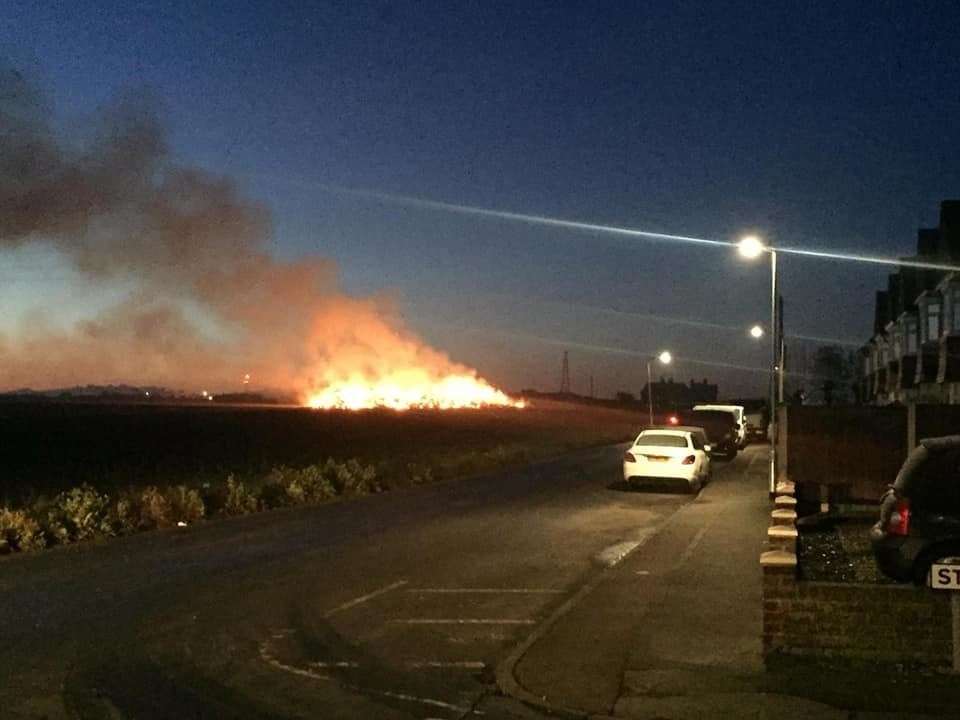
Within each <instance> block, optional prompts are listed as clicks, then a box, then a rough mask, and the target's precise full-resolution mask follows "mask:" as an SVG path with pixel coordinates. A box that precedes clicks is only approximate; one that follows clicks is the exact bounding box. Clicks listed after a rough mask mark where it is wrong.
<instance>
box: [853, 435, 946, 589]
mask: <svg viewBox="0 0 960 720" xmlns="http://www.w3.org/2000/svg"><path fill="white" fill-rule="evenodd" d="M870 540H871V544H872V546H873V555H874V558H875V559H876V562H877V566H878V567H879V568H880V570H881V571H882V572H883V573H884V574H885V575H888V576H890V577H892V578H894V579H895V580H899V581H901V582H908V581H910V580H912V581H913V582H915V583H917V584H923V583H924V582H926V579H927V574H928V573H929V571H930V566H931V565H932V564H933V563H934V562H936V561H937V560H939V559H941V558H944V557H948V556H960V435H951V436H948V437H939V438H929V439H927V440H921V441H920V443H919V444H918V445H917V447H916V448H915V449H914V450H913V452H911V453H910V455H909V456H908V457H907V459H906V461H905V462H904V463H903V467H901V468H900V472H899V473H898V474H897V478H896V481H895V482H894V483H893V485H891V486H890V489H889V490H887V492H886V493H885V494H884V496H883V498H882V499H881V500H880V521H879V522H878V523H877V524H876V525H874V526H873V528H872V529H871V530H870Z"/></svg>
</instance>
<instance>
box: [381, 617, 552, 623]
mask: <svg viewBox="0 0 960 720" xmlns="http://www.w3.org/2000/svg"><path fill="white" fill-rule="evenodd" d="M389 622H391V623H393V624H396V625H533V624H534V621H533V620H512V619H505V618H407V619H399V620H390V621H389Z"/></svg>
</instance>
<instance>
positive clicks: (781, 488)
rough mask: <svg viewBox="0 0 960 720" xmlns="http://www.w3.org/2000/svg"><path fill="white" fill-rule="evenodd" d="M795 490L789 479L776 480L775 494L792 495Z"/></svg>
mask: <svg viewBox="0 0 960 720" xmlns="http://www.w3.org/2000/svg"><path fill="white" fill-rule="evenodd" d="M796 490H797V487H796V485H794V484H793V483H792V482H790V481H789V480H788V481H786V482H778V483H777V488H776V494H777V495H793V494H794V493H795V492H796Z"/></svg>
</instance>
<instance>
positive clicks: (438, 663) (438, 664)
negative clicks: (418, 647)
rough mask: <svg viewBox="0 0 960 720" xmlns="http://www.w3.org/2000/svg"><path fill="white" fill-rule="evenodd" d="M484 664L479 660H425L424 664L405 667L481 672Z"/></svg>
mask: <svg viewBox="0 0 960 720" xmlns="http://www.w3.org/2000/svg"><path fill="white" fill-rule="evenodd" d="M486 665H487V664H486V663H485V662H482V661H480V660H455V661H451V662H447V661H444V660H427V661H424V662H408V663H406V666H407V667H409V668H416V669H421V668H460V669H463V670H483V668H485V667H486Z"/></svg>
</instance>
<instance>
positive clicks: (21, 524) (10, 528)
mask: <svg viewBox="0 0 960 720" xmlns="http://www.w3.org/2000/svg"><path fill="white" fill-rule="evenodd" d="M0 540H5V541H6V542H7V544H8V545H9V546H10V548H12V549H13V550H20V551H22V552H29V551H31V550H41V549H43V548H44V547H46V542H45V541H44V537H43V531H42V530H41V529H40V524H39V523H38V522H37V521H36V520H34V519H33V518H32V517H30V516H29V515H27V514H26V513H25V512H23V511H22V510H10V509H8V508H0Z"/></svg>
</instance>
